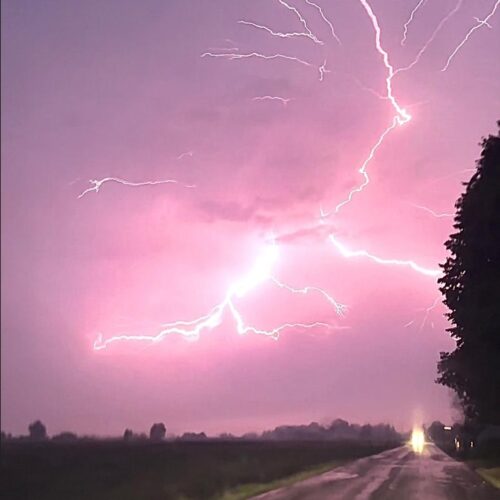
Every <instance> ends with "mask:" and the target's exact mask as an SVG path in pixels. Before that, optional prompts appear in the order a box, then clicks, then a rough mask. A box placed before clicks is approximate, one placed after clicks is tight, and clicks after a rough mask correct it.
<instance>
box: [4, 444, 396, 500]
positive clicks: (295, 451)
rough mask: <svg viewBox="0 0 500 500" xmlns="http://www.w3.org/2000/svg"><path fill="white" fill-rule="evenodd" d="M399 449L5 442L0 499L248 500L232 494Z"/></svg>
mask: <svg viewBox="0 0 500 500" xmlns="http://www.w3.org/2000/svg"><path fill="white" fill-rule="evenodd" d="M399 444H400V443H390V444H389V443H388V444H386V445H373V444H370V443H360V442H250V441H227V442H223V441H207V442H198V443H194V442H193V443H189V442H168V443H149V442H145V443H141V442H138V443H124V442H120V441H95V442H76V443H51V442H47V443H29V442H24V443H21V442H19V443H9V442H7V443H5V442H4V443H2V449H1V452H2V453H1V469H2V470H1V472H2V482H1V489H0V495H1V497H2V498H8V499H12V500H16V499H30V500H38V499H40V500H46V499H51V500H58V499H64V500H83V499H88V498H92V499H93V500H101V499H102V500H115V499H116V500H132V499H133V500H141V499H144V500H146V499H147V500H156V499H162V500H168V499H183V498H184V499H213V498H221V497H223V495H224V494H228V492H231V491H233V493H232V494H234V495H236V494H237V495H239V496H236V497H233V498H248V496H251V494H254V493H253V491H252V492H250V490H249V491H247V492H245V490H244V489H240V491H239V493H238V489H237V488H238V487H240V488H241V487H242V486H243V485H250V484H253V485H255V484H257V485H262V484H269V486H270V488H272V487H274V486H275V485H276V484H277V483H273V481H276V480H279V479H283V478H287V477H289V476H292V475H294V474H297V473H299V472H303V471H305V470H307V469H310V468H317V467H318V466H321V465H325V464H327V463H328V466H327V467H330V466H331V464H330V463H331V462H334V463H337V464H338V463H345V462H346V461H348V460H353V459H356V458H360V457H364V456H367V455H371V454H374V453H379V452H381V451H383V450H385V449H388V448H391V447H394V446H398V445H399ZM318 471H319V472H322V470H319V469H315V470H314V472H318ZM301 478H302V477H300V476H299V477H298V479H301ZM288 480H290V478H288ZM259 487H261V486H259ZM254 489H255V488H254ZM255 494H256V493H255ZM244 495H247V496H244Z"/></svg>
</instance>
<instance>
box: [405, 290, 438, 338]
mask: <svg viewBox="0 0 500 500" xmlns="http://www.w3.org/2000/svg"><path fill="white" fill-rule="evenodd" d="M440 301H441V297H440V296H439V295H438V296H437V297H436V298H435V299H434V302H433V303H432V304H431V305H430V306H429V307H426V308H424V309H419V310H420V311H424V316H423V318H422V321H421V322H420V326H419V328H418V331H419V332H421V331H422V330H423V329H424V326H425V324H426V323H427V320H428V319H429V314H430V313H431V311H433V310H434V309H435V308H436V307H437V306H438V304H439V303H440ZM415 321H416V318H415V319H412V320H411V321H408V323H406V325H404V328H407V327H409V326H411V325H413V323H415ZM431 326H432V328H434V323H432V322H431Z"/></svg>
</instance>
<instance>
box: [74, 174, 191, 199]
mask: <svg viewBox="0 0 500 500" xmlns="http://www.w3.org/2000/svg"><path fill="white" fill-rule="evenodd" d="M89 182H90V183H91V184H92V187H89V188H87V189H86V190H85V191H82V192H81V193H80V194H79V195H78V198H83V197H84V196H85V195H86V194H87V193H90V192H92V191H93V192H95V193H98V192H99V190H100V189H101V186H102V185H103V184H105V183H106V182H116V183H118V184H123V185H124V186H131V187H139V186H156V185H158V184H180V185H181V186H183V187H186V188H194V187H196V186H195V185H193V184H182V183H180V182H179V181H177V180H175V179H167V180H161V181H143V182H130V181H126V180H124V179H120V178H118V177H105V178H104V179H100V180H90V181H89Z"/></svg>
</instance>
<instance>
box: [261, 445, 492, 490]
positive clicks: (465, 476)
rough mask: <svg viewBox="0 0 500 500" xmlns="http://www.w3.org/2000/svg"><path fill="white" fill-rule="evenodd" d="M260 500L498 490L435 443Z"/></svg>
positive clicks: (389, 454)
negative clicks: (420, 449)
mask: <svg viewBox="0 0 500 500" xmlns="http://www.w3.org/2000/svg"><path fill="white" fill-rule="evenodd" d="M255 498H256V499H257V498H258V499H259V500H285V499H286V500H298V499H300V500H329V499H332V500H368V499H370V500H382V499H383V500H414V499H415V500H417V499H418V500H441V499H450V500H494V499H500V494H499V493H498V490H496V489H495V488H493V487H492V486H490V485H489V484H487V483H485V482H484V481H483V480H482V478H480V477H479V476H478V475H477V474H476V473H475V472H473V471H472V470H471V469H469V468H468V467H467V466H466V465H465V464H463V463H461V462H457V461H456V460H453V459H452V458H450V457H449V456H448V455H446V454H445V453H443V452H442V451H441V450H440V449H439V448H437V447H436V446H435V445H434V444H431V443H427V444H426V445H425V447H424V450H423V452H422V453H421V454H416V453H414V452H413V451H412V449H411V448H410V447H408V446H402V447H400V448H396V449H393V450H389V451H385V452H383V453H380V454H378V455H373V456H371V457H366V458H362V459H360V460H356V461H355V462H351V463H350V464H348V465H346V466H344V467H338V468H335V469H333V470H331V471H329V472H325V473H323V474H320V475H318V476H315V477H312V478H309V479H306V480H304V481H301V482H298V483H295V484H294V485H292V486H288V487H285V488H281V489H278V490H274V491H271V492H268V493H264V494H263V495H259V496H257V497H255Z"/></svg>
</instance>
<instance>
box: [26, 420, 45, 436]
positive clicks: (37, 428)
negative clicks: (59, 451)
mask: <svg viewBox="0 0 500 500" xmlns="http://www.w3.org/2000/svg"><path fill="white" fill-rule="evenodd" d="M28 430H29V433H30V439H33V441H42V440H44V439H47V429H46V427H45V425H43V424H42V422H40V420H37V421H36V422H33V423H32V424H30V425H29V427H28Z"/></svg>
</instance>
